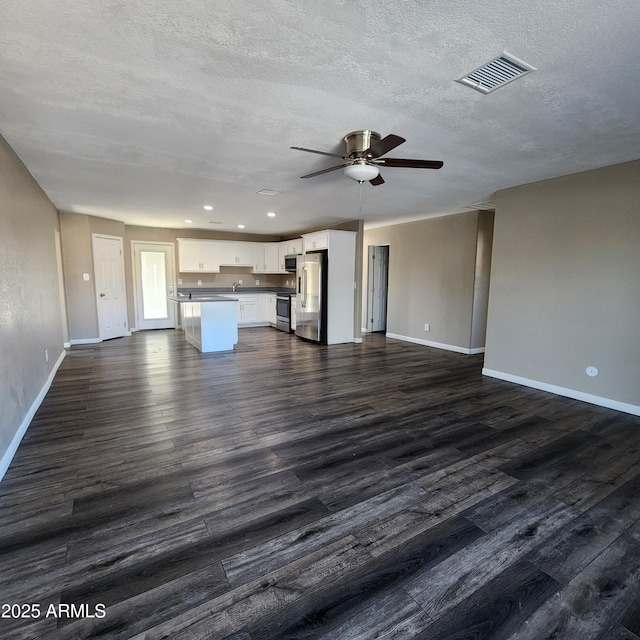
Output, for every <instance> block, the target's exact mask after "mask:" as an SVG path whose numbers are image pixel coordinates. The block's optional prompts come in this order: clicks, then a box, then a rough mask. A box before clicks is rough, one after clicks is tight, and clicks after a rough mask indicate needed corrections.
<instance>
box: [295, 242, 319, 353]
mask: <svg viewBox="0 0 640 640" xmlns="http://www.w3.org/2000/svg"><path fill="white" fill-rule="evenodd" d="M297 277H298V288H297V293H296V295H297V305H296V335H297V336H300V337H301V338H305V339H306V340H311V341H313V342H318V343H320V344H327V252H326V251H316V252H314V253H306V254H304V255H300V256H298V264H297Z"/></svg>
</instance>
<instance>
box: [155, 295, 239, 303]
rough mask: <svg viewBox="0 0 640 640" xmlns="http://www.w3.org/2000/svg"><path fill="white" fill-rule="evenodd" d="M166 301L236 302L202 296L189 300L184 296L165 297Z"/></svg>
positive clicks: (224, 297) (225, 298)
mask: <svg viewBox="0 0 640 640" xmlns="http://www.w3.org/2000/svg"><path fill="white" fill-rule="evenodd" d="M167 300H171V301H172V302H237V301H238V299H237V298H230V297H229V296H211V295H203V296H198V295H195V296H191V298H190V297H189V296H188V295H186V296H167Z"/></svg>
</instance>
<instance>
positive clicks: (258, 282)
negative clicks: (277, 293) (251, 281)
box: [256, 278, 260, 287]
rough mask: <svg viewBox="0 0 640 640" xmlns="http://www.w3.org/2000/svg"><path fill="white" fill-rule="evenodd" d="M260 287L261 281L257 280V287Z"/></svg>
mask: <svg viewBox="0 0 640 640" xmlns="http://www.w3.org/2000/svg"><path fill="white" fill-rule="evenodd" d="M258 286H260V280H258V279H257V278H256V287H258Z"/></svg>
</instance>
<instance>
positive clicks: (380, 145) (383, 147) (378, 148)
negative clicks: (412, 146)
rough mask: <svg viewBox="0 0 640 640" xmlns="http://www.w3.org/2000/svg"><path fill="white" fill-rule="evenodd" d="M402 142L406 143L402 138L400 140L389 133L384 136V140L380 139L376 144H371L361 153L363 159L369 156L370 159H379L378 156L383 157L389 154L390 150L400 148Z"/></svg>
mask: <svg viewBox="0 0 640 640" xmlns="http://www.w3.org/2000/svg"><path fill="white" fill-rule="evenodd" d="M403 142H406V140H405V139H404V138H401V137H400V136H396V135H394V134H393V133H390V134H389V135H388V136H385V137H384V138H382V140H378V142H375V143H374V144H372V145H371V146H370V147H369V148H368V149H367V150H366V151H365V152H364V153H363V156H364V157H367V156H369V157H371V158H379V157H380V156H383V155H384V154H385V153H389V151H391V149H395V148H396V147H398V146H400V145H401V144H402V143H403Z"/></svg>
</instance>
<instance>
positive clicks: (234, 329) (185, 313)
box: [169, 295, 238, 353]
mask: <svg viewBox="0 0 640 640" xmlns="http://www.w3.org/2000/svg"><path fill="white" fill-rule="evenodd" d="M169 300H171V301H172V302H176V303H178V304H179V306H180V317H181V324H182V328H183V329H184V339H185V340H186V341H187V342H188V343H189V344H191V345H193V346H194V347H195V348H196V349H198V350H199V351H201V352H202V353H211V352H215V351H233V348H234V347H235V345H236V344H237V342H238V312H237V305H238V301H237V300H236V299H234V298H228V297H224V296H216V295H213V296H197V297H196V296H193V297H192V298H189V297H188V296H177V297H173V296H170V297H169Z"/></svg>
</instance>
